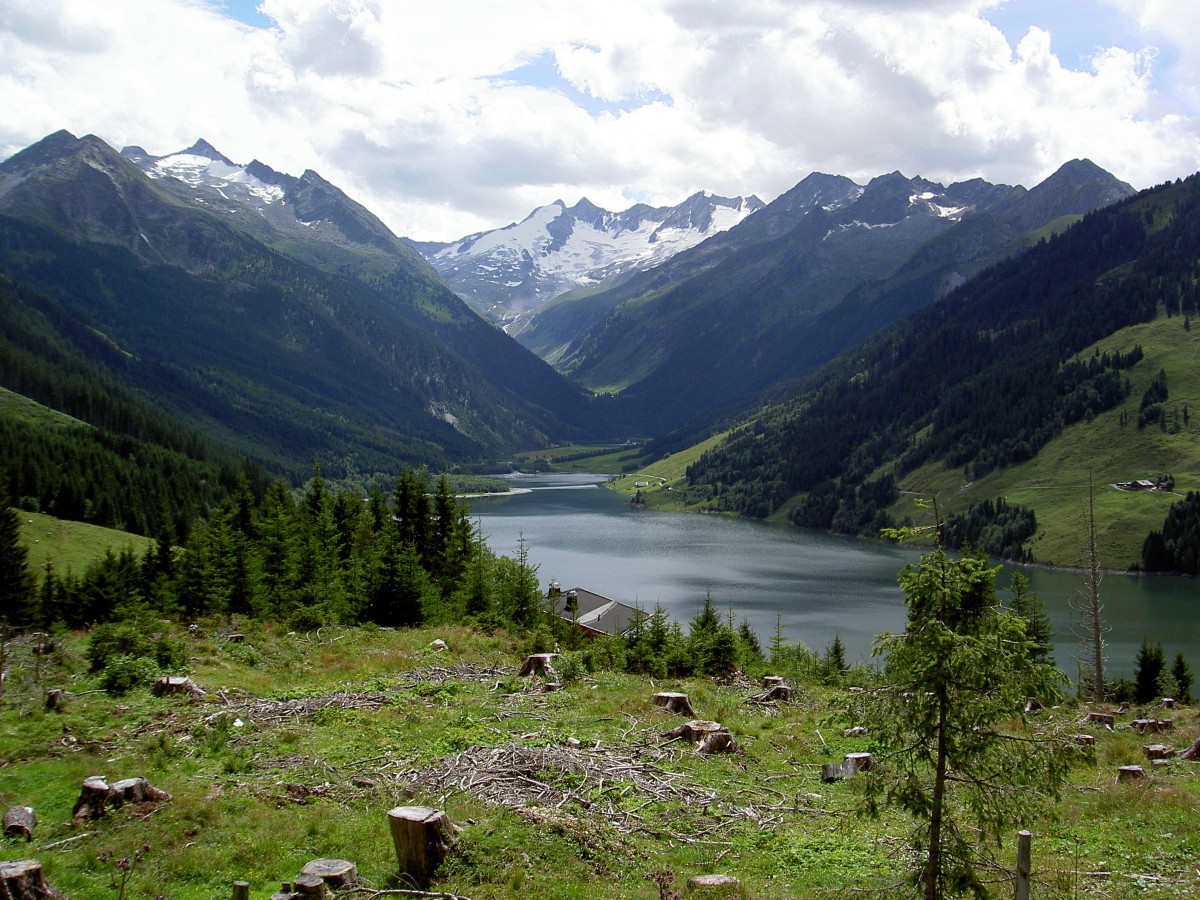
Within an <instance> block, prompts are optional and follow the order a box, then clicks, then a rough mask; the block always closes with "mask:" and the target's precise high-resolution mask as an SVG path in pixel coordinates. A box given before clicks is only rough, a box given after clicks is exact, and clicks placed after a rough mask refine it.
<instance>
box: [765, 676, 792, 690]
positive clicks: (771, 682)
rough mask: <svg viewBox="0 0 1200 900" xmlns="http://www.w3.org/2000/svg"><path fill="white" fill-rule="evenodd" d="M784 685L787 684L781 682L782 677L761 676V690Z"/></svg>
mask: <svg viewBox="0 0 1200 900" xmlns="http://www.w3.org/2000/svg"><path fill="white" fill-rule="evenodd" d="M786 683H787V682H785V681H784V680H783V676H782V675H764V676H763V688H764V689H769V688H773V687H775V686H776V685H777V684H786Z"/></svg>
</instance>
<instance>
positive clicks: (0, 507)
mask: <svg viewBox="0 0 1200 900" xmlns="http://www.w3.org/2000/svg"><path fill="white" fill-rule="evenodd" d="M33 584H34V578H33V572H32V571H31V570H30V568H29V551H28V550H27V549H26V548H25V545H24V544H22V543H21V520H20V517H19V516H18V515H17V511H16V510H15V509H13V508H12V505H11V499H10V497H9V495H8V474H7V473H6V472H4V471H3V470H0V610H3V611H4V612H3V613H0V616H12V618H13V620H14V621H13V623H12V624H14V625H24V624H26V620H28V619H31V618H32V617H33V613H34V611H33V608H32V606H33V604H32V600H33Z"/></svg>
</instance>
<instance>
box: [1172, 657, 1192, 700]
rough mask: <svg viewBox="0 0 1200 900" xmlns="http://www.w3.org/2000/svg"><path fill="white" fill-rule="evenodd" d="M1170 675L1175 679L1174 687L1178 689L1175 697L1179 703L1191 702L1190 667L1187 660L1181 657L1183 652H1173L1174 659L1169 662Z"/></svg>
mask: <svg viewBox="0 0 1200 900" xmlns="http://www.w3.org/2000/svg"><path fill="white" fill-rule="evenodd" d="M1171 675H1172V677H1174V679H1175V687H1176V688H1177V689H1178V691H1179V696H1178V697H1176V698H1175V699H1176V700H1178V701H1179V702H1180V703H1191V702H1192V668H1191V666H1189V665H1188V664H1187V660H1186V659H1184V658H1183V653H1176V654H1175V661H1174V662H1173V663H1172V664H1171Z"/></svg>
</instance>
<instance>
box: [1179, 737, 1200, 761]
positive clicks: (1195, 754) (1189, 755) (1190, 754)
mask: <svg viewBox="0 0 1200 900" xmlns="http://www.w3.org/2000/svg"><path fill="white" fill-rule="evenodd" d="M1179 758H1180V759H1187V760H1196V759H1200V738H1196V740H1195V742H1194V743H1193V744H1192V746H1190V747H1188V748H1187V749H1186V750H1184V751H1183V752H1182V753H1180V754H1179Z"/></svg>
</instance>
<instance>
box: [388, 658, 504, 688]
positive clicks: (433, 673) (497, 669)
mask: <svg viewBox="0 0 1200 900" xmlns="http://www.w3.org/2000/svg"><path fill="white" fill-rule="evenodd" d="M516 672H517V670H516V668H515V667H514V666H481V665H475V664H473V663H459V664H458V665H453V666H427V667H425V668H424V669H414V670H413V671H411V672H408V673H406V674H405V676H404V679H403V680H402V681H400V682H397V685H396V686H397V687H399V688H402V689H403V688H414V687H417V686H418V685H421V684H445V683H446V682H447V681H476V682H479V683H480V684H491V683H493V682H495V681H498V680H500V679H503V678H508V677H509V676H510V675H515V674H516Z"/></svg>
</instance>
